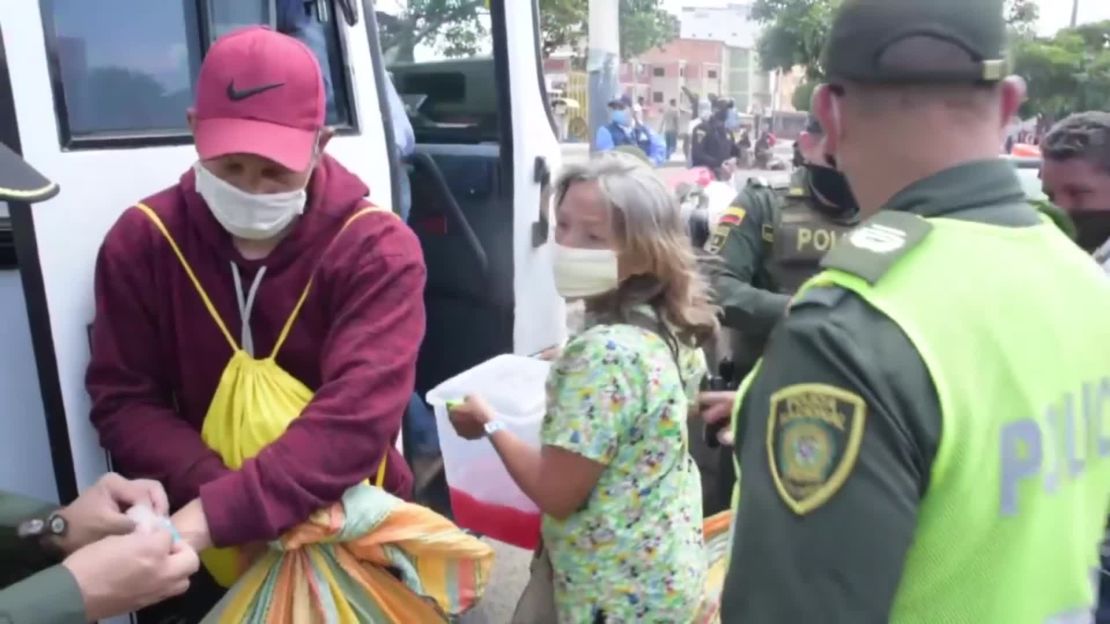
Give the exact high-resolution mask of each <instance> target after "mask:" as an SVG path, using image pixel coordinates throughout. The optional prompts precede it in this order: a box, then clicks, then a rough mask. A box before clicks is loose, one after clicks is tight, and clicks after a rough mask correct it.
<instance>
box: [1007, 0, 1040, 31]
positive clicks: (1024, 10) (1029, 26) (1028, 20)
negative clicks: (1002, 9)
mask: <svg viewBox="0 0 1110 624" xmlns="http://www.w3.org/2000/svg"><path fill="white" fill-rule="evenodd" d="M1008 4H1009V6H1008V7H1007V8H1006V24H1007V25H1008V26H1009V27H1010V31H1011V32H1012V33H1013V35H1014V36H1016V37H1020V38H1026V39H1028V38H1031V37H1034V36H1036V34H1037V20H1039V19H1040V17H1041V7H1039V6H1038V5H1037V3H1036V1H1035V0H1009V3H1008Z"/></svg>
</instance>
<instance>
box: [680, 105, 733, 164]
mask: <svg viewBox="0 0 1110 624" xmlns="http://www.w3.org/2000/svg"><path fill="white" fill-rule="evenodd" d="M735 108H736V105H735V103H734V102H733V101H732V100H731V99H730V98H718V99H717V100H714V102H713V113H712V114H711V115H710V116H709V119H706V120H705V121H703V122H701V123H700V124H698V126H697V127H696V128H694V132H693V135H692V137H691V139H690V140H691V148H690V163H691V165H692V166H694V167H707V168H709V169H710V170H711V171H713V173H714V174H715V175H716V176H717V178H718V179H720V180H728V179H729V178H731V177H732V171H731V169H729V168H728V167H727V166H726V163H728V162H729V161H731V160H732V159H733V158H738V157H739V156H740V146H739V145H737V142H736V135H735V134H734V133H733V131H732V128H730V127H729V125H730V123H729V122H730V118H732V117H734V116H735V115H736V110H735Z"/></svg>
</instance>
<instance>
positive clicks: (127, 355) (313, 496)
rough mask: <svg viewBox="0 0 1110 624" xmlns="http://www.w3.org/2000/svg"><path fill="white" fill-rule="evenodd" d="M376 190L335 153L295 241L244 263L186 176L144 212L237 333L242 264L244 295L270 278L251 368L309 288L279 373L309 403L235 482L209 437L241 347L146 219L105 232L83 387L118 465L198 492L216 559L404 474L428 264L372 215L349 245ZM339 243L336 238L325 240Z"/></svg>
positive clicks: (258, 312)
mask: <svg viewBox="0 0 1110 624" xmlns="http://www.w3.org/2000/svg"><path fill="white" fill-rule="evenodd" d="M368 193H369V189H368V188H367V187H366V185H365V184H363V182H362V181H361V180H359V179H358V178H357V177H356V176H355V175H354V174H352V173H351V172H349V171H347V170H346V169H344V168H343V167H342V166H341V165H340V164H339V163H338V162H337V161H335V160H334V159H332V158H330V157H327V156H325V157H324V159H323V160H322V161H321V163H320V165H319V166H318V167H317V169H316V172H315V173H314V174H313V177H312V180H311V183H310V186H309V193H308V204H307V206H306V209H305V213H304V215H303V216H302V217H301V218H300V220H299V221H298V223H297V225H296V226H295V227H294V228H293V230H292V232H291V233H290V234H289V236H288V237H287V238H285V239H284V240H283V241H281V243H280V244H279V245H278V246H277V248H276V249H275V250H274V251H273V252H272V253H271V254H270V255H269V256H268V257H266V258H265V259H263V260H259V261H251V260H246V259H244V258H243V257H242V255H240V254H239V253H238V252H237V251H236V249H235V247H234V245H233V244H232V241H231V237H230V236H229V235H228V234H227V232H225V231H224V230H223V228H222V227H221V226H220V225H219V223H218V222H217V221H216V220H215V218H214V217H213V216H212V214H211V213H210V212H209V210H208V207H207V206H206V205H205V203H204V200H203V199H202V198H201V197H200V195H198V194H197V192H196V186H195V180H194V175H193V173H192V171H190V172H188V173H186V174H185V175H184V176H182V177H181V180H180V182H179V183H178V184H177V185H175V186H173V187H170V188H168V189H166V190H164V191H162V192H160V193H158V194H157V195H154V196H153V197H150V198H148V199H146V200H144V203H145V204H147V205H148V206H150V207H151V208H152V209H154V211H155V212H156V213H157V214H158V215H159V216H160V217H161V218H162V220H163V221H164V222H165V224H166V227H167V228H168V229H169V231H170V233H171V234H172V235H173V237H174V239H175V240H176V241H177V244H178V245H179V246H180V248H181V250H182V252H183V253H184V255H185V257H186V259H187V260H188V261H189V264H190V265H191V266H192V268H193V271H195V272H196V275H197V277H198V279H199V280H200V282H201V284H202V285H203V286H204V288H205V290H206V291H207V292H208V295H209V297H211V299H212V302H213V304H214V305H215V307H216V309H217V310H218V311H219V314H220V316H221V318H222V319H223V321H224V323H225V325H227V327H228V329H229V330H230V331H231V334H232V336H233V337H234V338H235V339H236V340H237V341H238V340H239V337H240V335H241V328H242V325H241V319H240V310H239V304H238V301H237V298H236V293H235V285H234V278H233V270H232V266H231V265H232V263H235V264H236V265H238V267H239V271H240V274H241V276H242V281H243V287H244V289H245V288H247V287H249V285H250V284H251V283H252V282H253V280H254V276H255V275H256V273H257V272H258V270H259V269H260V267H262V266H265V267H266V271H265V273H264V274H263V277H262V280H261V283H260V286H259V288H258V292H257V295H256V298H255V302H254V306H253V309H252V311H251V312H250V329H251V332H252V334H253V340H254V346H255V356H256V357H266V356H268V355H269V354H270V352H271V351H272V349H273V347H274V343H275V342H276V341H277V338H278V334H279V333H280V332H281V328H282V325H283V324H284V323H285V321H286V319H287V318H288V317H289V314H290V312H291V311H292V310H293V306H294V304H295V303H296V301H297V298H298V297H299V296H300V294H301V292H302V291H303V289H304V287H305V285H306V284H307V282H308V279H309V277H310V276H311V275H313V271H314V270H315V281H314V282H313V286H312V291H311V292H310V293H309V295H308V299H307V301H306V302H305V305H304V308H303V309H302V310H301V312H300V314H299V315H298V317H297V320H296V322H295V323H294V325H293V328H292V332H291V333H290V335H289V338H288V340H286V342H285V345H284V346H283V347H282V349H281V351H280V352H279V353H278V356H277V362H278V364H279V365H280V366H281V367H282V368H283V369H285V370H286V371H288V372H289V373H290V374H291V375H293V376H294V377H296V378H297V379H299V380H300V381H301V382H303V383H304V384H305V385H306V386H308V387H309V388H311V389H312V390H313V391H314V392H315V397H314V398H313V400H312V402H311V403H310V404H309V406H308V407H307V408H306V409H305V411H304V412H303V413H302V414H301V415H300V416H299V417H298V418H297V419H296V420H294V421H293V423H292V424H291V425H290V426H289V428H288V429H287V430H286V431H285V433H284V434H283V435H282V436H281V438H279V439H278V440H277V441H276V442H274V443H273V444H271V445H270V446H269V447H267V448H266V449H265V450H263V451H262V452H261V453H260V454H259V455H258V456H257V457H255V458H254V459H251V460H250V461H248V462H246V464H245V465H244V466H243V467H242V469H241V470H238V471H232V470H229V469H228V468H227V467H226V466H225V465H224V463H223V461H222V460H221V459H220V457H219V456H218V455H216V453H214V452H213V451H211V450H210V449H209V448H208V446H207V445H206V444H205V443H204V441H203V440H201V437H200V429H201V425H202V424H203V421H204V417H205V413H206V412H207V410H208V405H209V403H210V402H211V400H212V396H213V394H214V393H215V390H216V386H217V384H218V383H219V381H220V375H221V373H222V372H223V370H224V367H225V366H226V365H227V363H228V360H229V359H230V357H231V355H232V352H231V348H230V347H229V345H228V344H227V340H226V339H225V338H224V337H223V335H222V334H221V333H220V331H219V329H218V328H217V326H216V324H215V322H214V321H213V320H212V317H211V315H210V314H209V313H208V311H207V310H206V309H205V307H204V304H203V302H202V300H201V298H200V296H199V295H198V294H197V292H196V289H195V288H194V287H193V284H192V283H191V282H190V281H189V279H188V277H187V275H186V274H185V271H184V270H183V269H182V267H181V264H180V262H179V261H178V259H177V257H176V256H175V255H174V253H173V251H172V250H171V248H170V246H169V244H168V243H167V242H166V240H165V239H164V238H163V236H162V234H161V233H160V232H159V231H158V230H157V229H156V228H155V226H154V224H153V223H151V221H150V219H149V218H148V217H147V216H146V215H144V214H143V213H142V212H140V211H139V210H138V209H135V208H131V209H128V210H127V211H126V212H124V214H123V216H122V217H120V219H119V221H118V222H117V223H116V224H115V225H114V226H113V227H112V229H111V231H110V232H109V233H108V236H107V238H106V239H105V241H104V244H103V246H102V247H101V250H100V255H99V257H98V259H97V265H96V320H95V322H94V324H93V332H92V361H91V363H90V365H89V370H88V375H87V377H86V385H87V387H88V391H89V394H90V395H91V397H92V405H93V407H92V415H91V418H92V422H93V425H94V426H95V427H96V428H97V430H98V431H99V432H100V439H101V443H102V445H103V446H104V448H106V449H107V450H108V451H109V452H110V453H111V454H112V461H113V464H114V465H115V466H116V468H117V469H119V470H120V471H121V472H123V473H125V474H127V475H129V476H132V477H146V478H151V479H157V480H158V481H161V482H162V483H163V484H164V485H165V487H166V490H167V491H168V493H169V496H170V500H171V503H172V504H173V505H174V507H179V506H181V505H184V504H185V503H187V502H189V501H190V500H192V499H194V498H195V497H197V496H198V495H199V496H200V497H201V499H202V501H203V504H204V511H205V515H206V516H207V519H208V524H209V529H210V531H211V534H212V539H213V541H214V542H215V544H216V545H218V546H225V545H233V544H242V543H247V542H252V541H258V540H271V539H274V538H276V537H278V536H279V535H280V534H281V533H282V532H283V531H285V530H287V529H289V528H291V527H292V526H294V525H296V524H298V523H300V522H302V521H304V520H305V519H307V518H308V516H309V515H310V514H311V513H312V512H313V511H315V510H317V509H319V508H321V507H324V506H327V505H329V504H331V503H334V502H335V501H337V500H339V499H340V498H341V496H342V494H343V492H344V491H345V490H346V489H347V488H348V487H350V486H352V485H354V484H356V483H358V482H359V481H361V480H363V479H366V478H370V477H372V476H373V475H374V474H375V472H376V470H377V467H378V463H379V462H380V461H381V458H382V454H383V453H386V452H388V453H389V459H388V464H387V469H386V479H385V482H386V488H387V489H388V490H389V491H391V492H393V493H394V494H398V495H401V496H407V494H408V492H409V490H410V488H411V483H412V474H411V472H410V471H409V468H408V466H407V465H406V464H405V461H404V459H403V458H402V456H401V455H400V454H399V453H398V452H397V451H396V449H395V447H394V443H395V441H396V439H397V435H398V432H399V431H400V428H401V418H402V415H403V413H404V411H405V408H406V406H407V405H408V401H409V398H410V396H411V394H412V390H413V383H414V378H415V368H416V356H417V350H418V348H419V346H420V341H421V340H422V338H423V332H424V301H423V289H424V279H425V267H424V262H423V258H422V255H421V251H420V245H419V242H418V241H417V239H416V237H415V236H414V235H413V233H412V231H411V230H409V228H408V227H407V226H406V225H405V224H404V223H402V222H401V220H399V219H397V218H396V217H394V216H393V215H391V214H388V213H370V214H367V215H364V216H362V217H360V218H359V219H357V220H355V221H354V222H353V223H352V224H351V226H350V227H348V228H347V230H346V231H344V232H343V233H342V235H339V236H337V235H338V233H339V230H340V228H341V227H342V225H343V223H344V221H346V219H347V218H348V217H349V216H350V215H352V214H353V213H354V212H355V211H356V210H357V209H358V208H359V207H360V206H362V205H363V204H364V202H365V200H364V199H363V198H364V197H365V196H366V195H367V194H368ZM333 241H334V242H333Z"/></svg>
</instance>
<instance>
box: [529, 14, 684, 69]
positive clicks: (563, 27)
mask: <svg viewBox="0 0 1110 624" xmlns="http://www.w3.org/2000/svg"><path fill="white" fill-rule="evenodd" d="M588 22H589V2H588V0H540V26H541V30H542V38H543V50H544V54H551V53H552V52H554V51H555V50H556V49H557V48H560V47H562V46H571V47H577V45H578V44H579V43H580V42H583V41H585V38H586V36H587V32H586V25H587V23H588ZM678 30H679V23H678V18H676V17H675V16H674V15H672V14H670V13H669V12H667V11H665V10H663V8H662V3H661V1H660V0H620V45H621V50H620V54H621V58H622V59H629V58H633V57H635V56H637V55H639V54H641V53H643V52H646V51H648V50H650V49H652V48H655V47H658V46H661V45H663V44H665V43H669V42H671V41H673V40H674V39H675V38H676V37H678Z"/></svg>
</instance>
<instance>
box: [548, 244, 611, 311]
mask: <svg viewBox="0 0 1110 624" xmlns="http://www.w3.org/2000/svg"><path fill="white" fill-rule="evenodd" d="M619 284H620V274H619V272H618V271H617V252H615V251H613V250H612V249H580V248H578V247H564V246H562V245H560V244H558V243H556V244H555V290H557V291H559V294H560V295H561V296H562V297H563V298H564V299H583V298H586V297H593V296H596V295H600V294H604V293H607V292H609V291H611V290H616V288H617V286H618V285H619Z"/></svg>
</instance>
